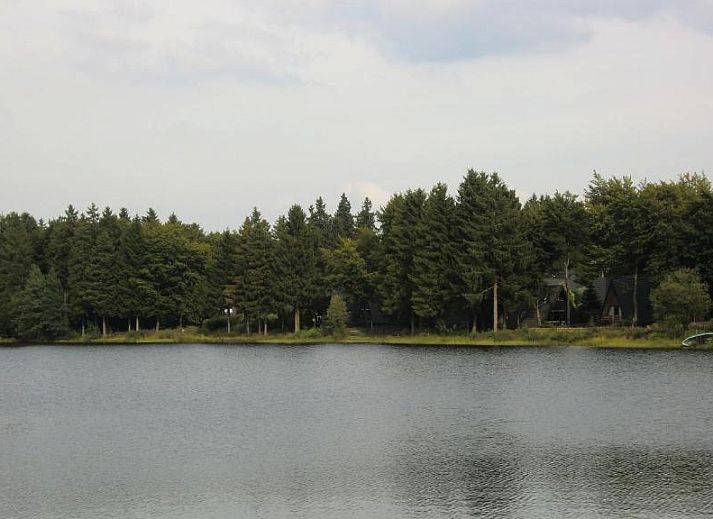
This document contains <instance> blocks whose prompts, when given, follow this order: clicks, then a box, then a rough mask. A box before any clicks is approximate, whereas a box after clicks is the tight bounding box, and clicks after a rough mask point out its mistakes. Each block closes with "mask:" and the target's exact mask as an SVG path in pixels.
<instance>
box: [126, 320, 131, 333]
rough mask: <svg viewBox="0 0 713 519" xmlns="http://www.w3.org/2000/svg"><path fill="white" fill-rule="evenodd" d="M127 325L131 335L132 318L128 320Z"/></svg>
mask: <svg viewBox="0 0 713 519" xmlns="http://www.w3.org/2000/svg"><path fill="white" fill-rule="evenodd" d="M126 325H127V329H128V330H129V333H131V317H127V318H126Z"/></svg>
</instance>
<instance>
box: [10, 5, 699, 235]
mask: <svg viewBox="0 0 713 519" xmlns="http://www.w3.org/2000/svg"><path fill="white" fill-rule="evenodd" d="M57 5H58V4H57V3H54V2H49V1H47V2H40V1H39V0H38V1H36V2H14V3H13V2H3V3H0V85H1V86H0V180H1V181H2V188H1V189H0V212H6V211H8V210H29V211H31V212H33V213H35V214H37V215H38V216H43V217H49V216H53V215H56V214H59V213H60V212H61V211H62V209H63V208H64V207H65V206H66V205H67V204H68V203H73V204H75V205H76V206H79V207H83V206H86V205H87V204H88V203H89V202H91V201H96V202H97V203H98V204H100V205H105V204H109V205H112V206H114V207H119V206H121V205H127V206H129V208H130V209H132V210H140V211H143V210H145V209H146V208H147V207H148V206H154V207H155V208H156V209H158V210H159V212H160V214H162V215H164V216H165V215H167V214H170V212H172V211H176V213H177V214H178V215H179V216H180V217H181V218H183V219H184V220H196V221H198V222H200V223H202V224H204V225H205V226H206V227H207V228H210V229H220V228H223V227H225V226H226V225H234V226H237V225H239V224H240V222H241V221H242V219H243V218H244V216H245V215H246V214H247V213H248V212H249V211H250V209H251V208H252V206H253V205H257V206H258V207H259V208H260V209H261V210H262V211H263V213H264V214H265V215H266V216H267V217H268V218H270V219H273V218H275V217H276V216H277V215H278V214H280V213H282V212H285V211H286V210H287V208H288V207H289V205H290V204H291V203H293V202H300V203H302V204H304V205H305V207H306V206H308V205H309V204H310V203H312V202H313V201H314V199H315V198H316V197H317V196H318V195H323V196H324V198H325V200H327V201H328V203H330V207H333V206H334V203H335V202H336V200H337V199H338V196H339V194H340V193H341V192H342V191H343V190H345V189H346V190H347V191H348V194H349V195H350V198H351V200H352V203H353V205H354V206H355V208H356V207H357V206H358V204H359V203H360V202H361V197H362V196H364V195H368V196H370V197H371V198H372V199H373V201H374V204H375V206H377V207H378V206H379V205H380V204H383V203H384V202H385V201H386V199H388V196H389V194H390V193H392V192H397V191H403V190H405V189H407V188H410V187H424V188H426V189H428V188H430V186H432V185H433V184H434V183H435V182H437V181H445V182H447V183H448V184H449V186H450V188H451V190H452V191H455V189H456V187H457V184H458V182H459V181H460V179H461V177H462V175H463V174H464V173H465V171H466V170H467V168H469V167H474V168H476V169H484V170H488V171H492V170H497V171H499V172H500V173H501V174H502V176H503V177H504V178H505V179H506V180H507V181H508V182H509V183H510V185H511V186H512V187H513V188H514V189H516V190H517V191H518V192H519V193H531V192H545V191H554V190H555V189H560V190H566V189H569V190H572V191H575V192H581V191H582V189H583V188H584V187H585V186H586V184H587V183H588V181H589V179H590V178H591V172H592V169H594V168H596V169H597V170H598V171H600V172H602V173H604V174H632V175H634V177H636V178H643V177H644V176H646V177H649V178H654V179H655V178H660V177H671V176H673V175H675V174H677V173H679V172H683V171H689V170H701V169H706V170H708V171H710V170H712V169H713V151H711V147H710V142H711V140H712V139H713V122H711V121H713V101H711V97H710V92H711V90H712V89H713V70H712V69H711V68H710V67H709V65H708V64H709V61H710V56H711V55H713V37H711V35H710V34H708V33H707V32H705V31H700V30H698V29H696V28H693V27H692V25H691V24H690V23H688V22H686V23H684V22H682V21H681V20H682V16H681V14H680V13H677V14H674V13H672V11H671V9H663V10H659V11H657V13H658V14H656V15H655V16H647V17H641V16H633V15H632V16H626V17H618V18H614V17H612V16H599V17H592V16H591V15H589V14H588V13H577V14H576V16H577V17H576V19H574V18H573V21H572V23H576V30H577V31H578V32H580V33H582V34H588V35H590V37H589V38H588V39H586V40H583V41H582V42H580V43H579V44H578V45H575V46H569V47H566V48H565V47H563V48H558V49H547V50H543V49H540V50H533V49H530V52H526V53H514V54H507V55H504V54H496V55H487V56H483V57H480V58H479V59H464V60H460V61H453V60H446V61H443V62H431V63H424V62H408V61H403V60H394V59H393V57H392V56H391V55H390V54H388V53H387V52H386V51H385V50H384V49H383V48H382V47H380V42H381V40H380V38H379V37H377V36H374V37H373V38H372V37H371V34H372V32H370V31H376V29H374V28H372V29H369V28H368V27H367V28H364V30H358V31H357V30H351V29H346V28H344V27H342V26H341V25H339V24H338V23H336V22H334V23H333V22H332V21H330V20H331V19H330V18H329V17H328V16H327V15H326V14H325V15H324V17H322V18H320V16H322V15H320V14H319V13H326V12H327V11H328V10H329V6H330V5H333V4H332V3H328V2H326V0H324V1H322V0H303V1H302V2H299V3H298V2H295V3H290V4H284V3H278V2H272V3H270V2H263V3H260V4H259V5H258V4H252V5H251V4H249V3H245V2H229V1H227V0H226V1H219V0H205V1H203V2H200V3H195V2H187V1H183V0H182V1H175V2H171V3H166V2H158V1H157V2H151V3H150V4H149V3H146V2H139V1H133V2H122V3H109V4H97V3H95V2H89V1H88V0H87V1H81V2H80V1H65V2H62V3H61V6H62V7H61V9H60V8H58V7H57ZM97 5H100V6H102V7H97ZM147 5H150V8H146V6H147ZM281 6H282V7H284V6H287V7H286V8H285V9H278V7H281ZM436 8H438V6H436V7H434V9H436ZM445 8H446V9H452V10H454V11H457V10H458V9H462V8H463V7H462V6H460V5H455V4H453V5H450V6H446V7H445ZM394 9H396V8H394ZM423 9H424V10H426V11H428V9H429V7H428V6H427V5H426V4H425V3H424V4H423ZM278 10H279V12H278ZM568 16H569V15H568ZM572 16H574V15H572Z"/></svg>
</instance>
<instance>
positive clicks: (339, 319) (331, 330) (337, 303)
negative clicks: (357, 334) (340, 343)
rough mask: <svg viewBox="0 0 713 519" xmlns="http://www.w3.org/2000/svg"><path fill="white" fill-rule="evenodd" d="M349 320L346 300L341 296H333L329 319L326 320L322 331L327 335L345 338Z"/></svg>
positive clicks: (330, 303)
mask: <svg viewBox="0 0 713 519" xmlns="http://www.w3.org/2000/svg"><path fill="white" fill-rule="evenodd" d="M348 318H349V315H348V313H347V305H346V303H345V302H344V299H342V297H341V296H340V295H339V294H333V295H332V298H331V300H330V301H329V308H327V318H326V319H325V320H324V324H323V325H322V330H323V331H324V333H326V334H327V335H333V336H335V337H343V336H344V335H345V333H346V328H347V320H348Z"/></svg>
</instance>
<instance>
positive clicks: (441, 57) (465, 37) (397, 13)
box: [328, 0, 713, 62]
mask: <svg viewBox="0 0 713 519" xmlns="http://www.w3.org/2000/svg"><path fill="white" fill-rule="evenodd" d="M387 5H388V4H385V3H383V2H380V1H378V0H363V1H359V0H357V1H351V2H340V3H334V4H331V7H330V8H329V13H328V16H329V18H330V20H331V22H332V23H336V24H342V25H344V26H345V27H347V28H349V30H353V31H356V32H359V31H361V32H364V33H367V34H371V35H372V37H374V38H375V39H376V40H377V41H378V42H379V43H380V45H381V46H382V47H383V48H384V49H385V50H386V52H387V53H388V54H389V55H390V56H391V57H392V58H393V59H398V60H405V61H412V62H443V61H446V62H447V61H459V60H467V59H473V58H481V57H485V56H490V55H502V54H513V53H520V52H531V51H537V50H541V49H543V48H552V47H554V48H561V47H566V46H571V45H573V44H577V43H580V42H582V41H586V40H588V39H589V37H590V34H589V32H588V31H586V30H584V29H583V28H582V26H581V24H578V23H577V22H578V21H580V20H581V19H587V18H593V17H596V18H620V19H625V20H639V19H644V18H647V17H651V16H653V15H655V14H657V13H661V12H667V13H670V14H671V15H673V16H675V17H676V18H678V19H679V20H680V21H681V22H683V23H686V24H688V25H690V26H692V27H695V28H697V29H699V30H706V31H711V30H713V4H711V3H710V2H707V1H706V0H676V1H664V0H604V1H599V2H592V1H566V0H534V1H525V2H503V1H501V0H482V1H472V2H467V1H463V2H460V3H455V4H454V5H453V6H452V8H443V6H442V5H441V6H439V5H437V3H435V2H434V3H433V5H431V4H428V3H426V4H425V5H422V6H421V7H420V12H416V9H417V7H414V8H413V9H411V10H408V11H407V10H405V9H403V10H393V9H388V8H387V7H385V6H387Z"/></svg>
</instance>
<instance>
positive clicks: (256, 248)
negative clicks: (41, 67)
mask: <svg viewBox="0 0 713 519" xmlns="http://www.w3.org/2000/svg"><path fill="white" fill-rule="evenodd" d="M623 275H626V276H631V277H632V279H634V285H633V287H634V288H633V290H634V294H636V291H637V290H638V283H639V280H642V281H641V282H642V283H643V280H646V283H648V284H650V285H651V286H654V287H662V288H661V290H660V291H659V293H658V294H654V296H655V297H654V296H652V299H653V300H654V303H656V302H657V301H658V306H659V308H665V307H666V303H667V302H668V303H669V307H670V303H671V301H674V304H679V306H680V305H685V306H687V308H684V309H683V311H684V313H686V312H687V317H689V319H688V320H691V319H696V318H698V319H702V318H704V317H705V315H704V314H705V313H706V312H707V311H708V310H709V308H708V306H709V299H708V294H705V297H704V298H703V302H701V306H699V307H698V308H695V309H694V308H690V305H689V304H688V303H686V302H685V297H684V299H682V301H684V302H683V303H676V297H678V296H677V294H680V293H681V291H683V292H684V296H685V292H688V291H690V290H692V289H691V288H690V283H693V284H696V286H697V287H699V288H700V287H702V288H703V289H704V290H705V291H707V290H708V287H713V191H712V189H711V184H710V182H709V181H708V180H707V178H706V177H705V176H704V175H699V174H690V175H689V174H687V175H682V176H681V177H680V178H679V179H678V180H676V181H670V182H658V183H649V182H643V183H641V184H638V185H637V184H635V183H633V182H632V180H631V179H630V178H628V177H621V178H603V177H601V176H599V175H597V174H596V173H595V174H594V177H593V179H592V181H591V183H590V185H589V187H588V188H587V190H586V192H585V193H584V196H583V197H582V198H580V197H578V196H576V195H573V194H571V193H569V192H565V193H555V194H554V195H546V196H540V197H535V196H533V197H532V198H531V199H529V200H527V201H526V202H525V203H524V205H522V204H521V202H520V201H519V200H518V197H517V196H516V194H515V192H514V191H513V190H511V189H509V188H508V186H507V185H506V184H505V182H504V181H503V180H502V179H501V178H500V177H499V176H498V175H497V174H496V173H492V174H491V173H484V172H478V171H473V170H471V171H468V173H467V174H466V175H465V177H464V178H463V181H462V182H461V184H460V185H459V186H458V189H457V191H456V192H455V193H449V192H448V189H447V187H446V186H445V185H444V184H437V185H435V186H434V187H433V188H432V189H431V190H430V191H425V190H423V189H410V190H408V191H405V192H403V193H399V194H396V195H393V196H392V198H391V199H390V200H389V201H388V203H386V204H385V206H384V207H382V208H381V209H379V210H376V209H375V208H374V207H372V203H371V201H370V200H369V199H365V200H364V201H363V203H362V204H361V207H360V208H358V210H356V211H353V210H352V207H351V204H350V201H349V200H348V199H347V197H346V196H345V195H342V196H341V199H340V200H339V201H338V205H337V207H336V210H335V211H334V213H333V214H330V213H329V212H328V211H327V208H326V204H325V202H324V200H323V199H322V198H317V200H316V201H315V203H314V205H311V206H310V207H309V208H308V209H307V210H306V211H305V210H304V209H303V208H302V207H300V206H299V205H293V206H292V207H290V208H289V210H288V211H287V214H286V215H284V216H281V217H279V218H278V219H277V220H276V222H275V223H274V224H273V225H271V224H270V223H269V222H268V221H266V220H265V219H264V218H263V217H262V216H261V214H260V212H259V211H258V210H257V209H253V211H252V213H251V214H250V215H249V216H248V217H247V218H245V220H244V222H242V225H241V226H240V227H239V229H237V230H234V229H228V230H225V231H224V232H213V233H206V232H204V231H203V230H202V229H201V227H200V226H199V225H197V224H195V223H184V222H181V221H180V220H179V219H178V218H177V217H176V216H175V215H171V216H170V217H169V218H168V219H167V220H166V221H163V222H162V221H161V220H159V218H158V216H157V215H156V213H155V211H153V210H152V209H149V210H148V212H147V213H146V214H145V215H144V216H132V215H130V214H129V213H128V211H127V210H126V209H120V210H119V211H118V212H114V211H112V210H111V209H110V208H106V209H104V210H102V211H100V210H99V209H98V208H97V207H96V206H95V205H92V206H90V207H89V208H88V209H86V210H85V211H84V212H81V213H80V212H79V211H77V210H76V209H75V208H73V207H72V206H69V207H68V208H67V210H66V211H65V213H64V214H63V215H62V216H59V217H57V218H55V219H53V220H50V221H48V222H44V221H42V220H39V221H38V220H36V219H35V218H34V217H32V216H31V215H29V214H26V213H23V214H17V213H8V214H4V215H0V294H2V297H1V298H0V336H6V337H19V338H21V339H26V340H37V339H52V338H57V337H62V336H67V335H72V334H82V335H84V334H89V333H91V334H107V333H110V332H112V331H123V332H126V331H132V330H133V331H136V330H141V329H156V330H159V329H161V328H163V327H177V326H180V327H183V326H188V325H197V326H202V327H203V328H204V329H207V330H211V329H212V330H222V331H223V332H225V330H226V327H227V326H229V325H232V333H248V334H249V333H268V331H270V332H272V331H283V332H298V333H299V332H300V330H304V329H305V328H313V327H319V326H321V325H322V317H323V316H324V315H326V313H327V307H328V305H329V303H330V297H331V296H332V295H333V294H339V295H340V297H341V299H342V300H343V301H344V302H345V303H346V307H347V309H348V316H349V322H350V324H351V325H353V326H362V327H364V328H367V329H369V328H372V327H376V328H378V329H379V330H382V331H383V330H387V329H388V330H391V331H404V332H411V333H414V332H415V331H416V330H434V331H439V332H443V333H446V332H448V331H450V330H456V329H457V330H471V331H476V330H485V329H497V328H498V327H503V326H511V327H512V326H517V325H521V324H522V323H524V322H525V321H526V320H527V319H528V318H530V319H533V318H534V319H536V321H537V323H538V324H540V320H541V316H540V315H539V305H540V304H541V303H542V302H543V301H544V300H546V298H547V294H548V292H547V284H546V280H547V279H548V278H557V279H561V280H562V285H563V287H564V291H565V292H564V293H565V294H566V299H567V301H566V303H565V305H566V308H567V312H566V319H565V321H566V322H565V324H570V323H571V322H573V321H575V320H576V321H577V322H579V323H594V322H597V321H598V319H599V317H600V314H601V301H599V302H597V301H596V298H595V295H594V292H593V290H592V289H591V286H592V283H593V282H594V281H595V280H596V279H598V278H603V277H614V276H623ZM672 276H673V277H672ZM687 280H688V281H687ZM689 281H690V283H689V285H686V283H687V282H689ZM575 284H576V285H577V286H582V287H585V288H584V290H580V291H578V292H576V291H574V290H573V289H572V288H571V287H572V286H574V285H575ZM694 288H695V287H694ZM664 289H668V290H669V292H665V290H664ZM677 291H678V292H677ZM666 294H672V295H670V296H669V295H666ZM657 298H658V299H657ZM699 299H701V298H700V297H699ZM633 300H634V313H633V315H632V316H631V318H630V319H629V322H628V324H630V325H633V326H635V325H637V324H639V323H638V315H637V314H638V313H639V312H641V310H640V309H639V308H637V303H636V301H637V300H638V299H637V297H633ZM662 305H663V306H662ZM694 306H695V305H694ZM228 313H230V315H231V318H230V319H228V318H227V314H228ZM696 313H697V314H698V315H695V314H696ZM513 316H514V317H513ZM657 317H658V318H660V319H663V318H665V317H666V316H665V315H662V311H661V310H657Z"/></svg>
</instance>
